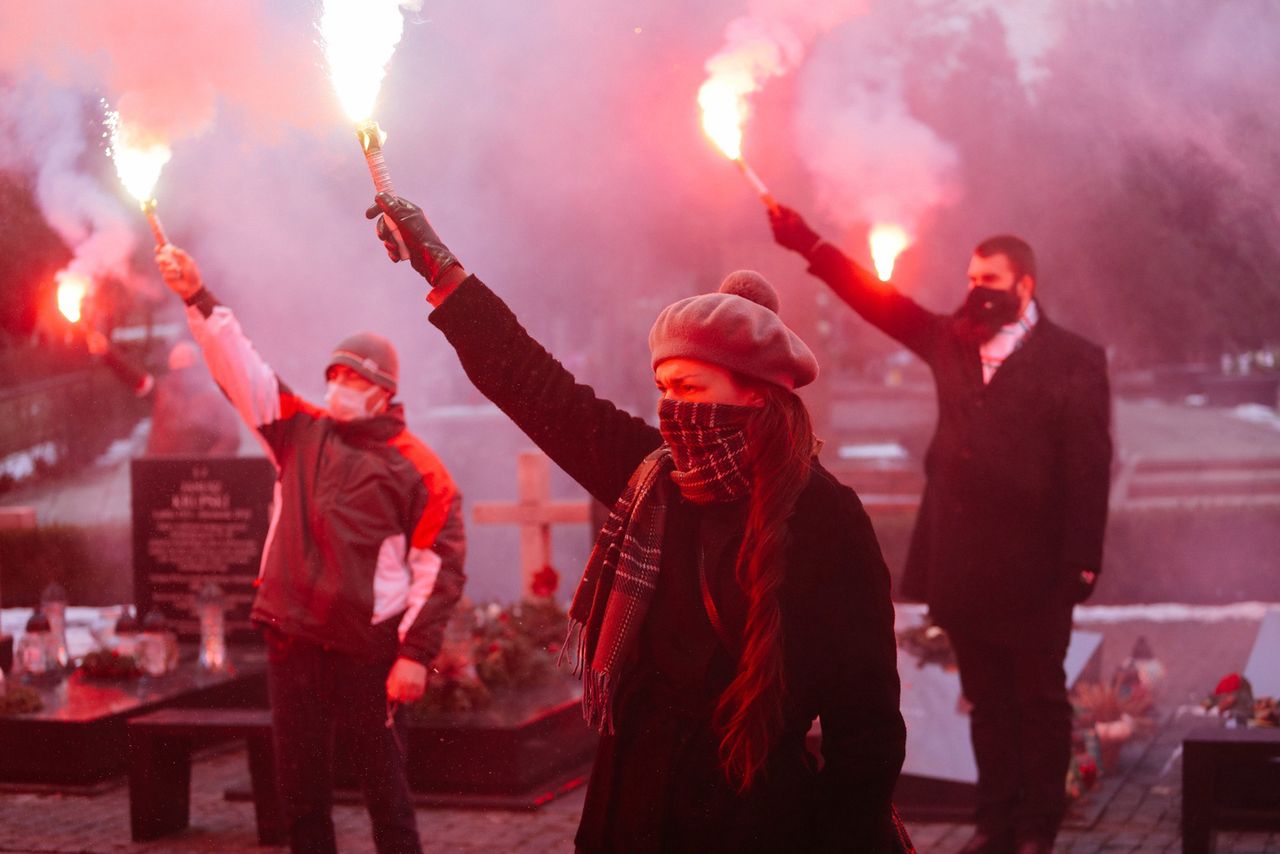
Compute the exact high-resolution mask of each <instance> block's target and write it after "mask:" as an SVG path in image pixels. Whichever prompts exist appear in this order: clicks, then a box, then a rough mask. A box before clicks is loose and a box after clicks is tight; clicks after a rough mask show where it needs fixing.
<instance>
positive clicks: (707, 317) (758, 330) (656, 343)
mask: <svg viewBox="0 0 1280 854" xmlns="http://www.w3.org/2000/svg"><path fill="white" fill-rule="evenodd" d="M649 350H650V351H651V352H652V354H653V367H654V368H657V367H658V365H659V363H661V362H664V361H666V360H667V359H697V360H698V361H702V362H710V363H711V364H713V365H718V366H720V367H722V368H728V369H729V370H731V371H735V372H736V373H739V374H743V375H744V376H748V377H752V378H754V379H758V380H764V381H765V382H770V383H773V384H774V385H780V386H782V387H783V388H786V389H792V390H794V389H797V388H800V387H801V386H805V385H808V384H809V383H811V382H813V381H814V379H816V378H817V376H818V361H817V359H815V358H814V357H813V352H812V351H810V350H809V348H808V346H806V345H805V343H804V342H803V341H801V340H800V336H798V335H796V334H795V333H794V332H792V331H791V330H790V329H788V328H787V325H786V324H785V323H783V322H782V318H780V317H778V294H777V292H776V291H774V289H773V286H772V285H770V284H769V282H768V281H767V280H766V279H765V278H764V276H761V275H760V274H759V273H756V272H754V271H752V270H738V271H737V272H735V273H730V274H729V275H728V276H726V277H725V280H724V282H723V283H721V285H720V290H719V291H718V292H717V293H714V294H702V295H701V296H696V297H688V298H686V299H682V300H680V301H679V302H674V303H672V304H671V305H669V306H667V307H666V308H664V309H663V310H662V312H661V313H660V314H659V315H658V319H657V320H656V321H654V324H653V329H652V330H650V332H649Z"/></svg>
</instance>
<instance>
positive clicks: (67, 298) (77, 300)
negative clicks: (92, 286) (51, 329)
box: [55, 270, 89, 323]
mask: <svg viewBox="0 0 1280 854" xmlns="http://www.w3.org/2000/svg"><path fill="white" fill-rule="evenodd" d="M55 278H56V279H57V281H58V311H60V312H62V316H63V317H65V318H66V319H67V320H69V321H71V322H72V323H79V322H80V313H81V308H82V306H83V305H84V298H85V297H86V296H87V295H88V293H89V280H88V279H86V278H85V277H84V276H82V275H80V274H79V273H72V272H71V271H69V270H63V271H62V272H61V273H58V274H57V276H55Z"/></svg>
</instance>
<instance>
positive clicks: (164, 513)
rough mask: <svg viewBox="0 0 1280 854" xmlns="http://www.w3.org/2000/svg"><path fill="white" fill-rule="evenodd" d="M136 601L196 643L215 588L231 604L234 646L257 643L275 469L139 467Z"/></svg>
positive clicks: (155, 463)
mask: <svg viewBox="0 0 1280 854" xmlns="http://www.w3.org/2000/svg"><path fill="white" fill-rule="evenodd" d="M130 476H131V478H132V487H133V571H134V575H133V577H134V582H133V584H134V587H133V589H134V599H135V601H136V602H137V603H138V610H139V613H141V614H145V613H147V612H148V611H151V610H153V609H154V610H158V611H160V612H161V613H162V614H164V616H165V617H166V618H168V620H169V623H170V625H171V627H172V628H173V629H174V631H176V632H177V633H178V637H179V639H181V640H190V641H196V640H199V637H200V623H199V620H198V618H197V615H196V613H195V601H196V596H197V595H198V594H199V592H200V590H201V589H202V588H203V587H204V586H205V584H207V583H209V582H213V583H215V584H217V585H218V586H219V587H221V588H222V591H223V593H224V594H225V596H226V602H227V617H226V630H227V640H228V641H229V642H231V643H256V642H257V641H258V640H259V636H258V632H257V631H256V630H255V629H254V628H253V627H252V626H251V625H250V623H249V609H250V607H251V605H252V603H253V585H254V581H255V580H256V579H257V577H258V563H259V560H260V559H261V557H262V546H263V541H264V540H265V539H266V535H267V524H268V520H269V511H270V504H271V496H272V484H273V483H274V480H275V469H274V468H273V467H272V465H271V463H270V462H269V461H268V460H266V459H264V458H261V457H235V458H231V457H228V458H219V457H202V458H198V459H187V458H149V459H137V460H134V461H133V464H132V468H131V470H130Z"/></svg>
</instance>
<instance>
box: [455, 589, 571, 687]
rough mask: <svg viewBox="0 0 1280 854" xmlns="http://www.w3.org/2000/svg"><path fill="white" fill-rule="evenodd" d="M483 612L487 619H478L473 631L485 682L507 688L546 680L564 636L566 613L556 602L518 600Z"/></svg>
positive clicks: (477, 661)
mask: <svg viewBox="0 0 1280 854" xmlns="http://www.w3.org/2000/svg"><path fill="white" fill-rule="evenodd" d="M543 602H546V603H547V604H545V605H544V604H543ZM490 608H491V609H492V608H493V606H490ZM485 616H486V617H489V619H481V620H480V621H478V624H477V626H476V635H475V656H476V671H477V672H478V673H479V674H480V678H481V679H482V680H483V681H484V683H485V684H486V685H488V686H489V687H490V688H510V687H528V686H530V685H535V684H537V683H539V682H543V681H546V679H547V677H548V676H550V675H551V673H552V671H553V670H554V669H555V658H556V655H558V654H559V651H560V649H559V646H558V644H559V643H560V642H561V641H562V640H563V639H564V626H565V625H566V617H565V615H564V612H563V611H561V610H560V609H559V606H557V605H556V604H555V602H554V601H551V600H540V601H539V602H538V603H536V604H535V603H533V602H520V603H517V604H515V605H512V606H510V607H508V608H504V609H497V610H496V613H494V612H493V611H492V610H487V611H486V612H485ZM555 623H558V624H559V625H558V628H556V629H554V630H553V626H554V624H555ZM553 631H554V635H553ZM552 644H555V645H556V646H555V652H554V653H552V652H551V647H552Z"/></svg>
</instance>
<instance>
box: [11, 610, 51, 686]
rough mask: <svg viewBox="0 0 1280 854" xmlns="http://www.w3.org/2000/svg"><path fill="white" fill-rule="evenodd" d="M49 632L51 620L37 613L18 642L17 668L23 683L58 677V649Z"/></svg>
mask: <svg viewBox="0 0 1280 854" xmlns="http://www.w3.org/2000/svg"><path fill="white" fill-rule="evenodd" d="M54 643H55V642H54V641H53V639H52V635H51V633H50V631H49V618H48V617H46V616H45V615H44V614H42V613H40V612H39V611H36V612H35V613H34V614H32V615H31V618H30V619H29V620H27V630H26V631H25V632H24V633H23V635H22V640H20V641H19V642H18V656H17V657H18V661H17V668H16V669H18V670H20V671H21V673H22V678H23V681H26V682H33V681H42V680H45V679H48V678H50V677H55V676H57V675H58V671H57V649H56V647H55V646H54Z"/></svg>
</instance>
